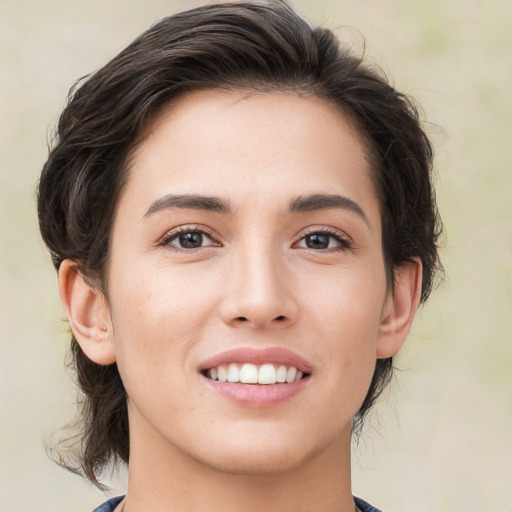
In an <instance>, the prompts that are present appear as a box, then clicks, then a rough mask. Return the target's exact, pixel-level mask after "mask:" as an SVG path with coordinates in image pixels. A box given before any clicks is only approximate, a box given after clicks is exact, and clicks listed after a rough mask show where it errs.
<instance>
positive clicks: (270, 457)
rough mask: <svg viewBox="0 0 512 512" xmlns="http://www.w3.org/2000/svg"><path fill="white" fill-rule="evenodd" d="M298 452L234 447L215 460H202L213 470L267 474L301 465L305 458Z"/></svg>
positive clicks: (241, 474)
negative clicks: (232, 450)
mask: <svg viewBox="0 0 512 512" xmlns="http://www.w3.org/2000/svg"><path fill="white" fill-rule="evenodd" d="M307 458H308V457H305V456H304V455H302V456H301V454H299V453H297V452H296V453H294V454H290V453H285V452H282V453H276V451H275V450H274V451H273V452H272V453H270V452H269V450H261V449H259V450H258V449H254V450H250V451H249V452H248V451H245V450H240V449H235V452H234V453H223V454H222V456H217V457H215V458H214V459H215V460H208V461H205V460H203V461H202V462H203V463H204V464H205V465H206V466H208V467H209V468H210V469H213V470H215V471H218V472H221V473H226V474H231V475H240V476H244V475H245V476H268V475H276V474H279V473H286V472H289V471H293V470H294V469H296V468H298V467H300V466H302V465H303V464H304V461H305V459H307Z"/></svg>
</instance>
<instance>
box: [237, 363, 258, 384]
mask: <svg viewBox="0 0 512 512" xmlns="http://www.w3.org/2000/svg"><path fill="white" fill-rule="evenodd" d="M240 382H243V383H244V384H257V383H258V367H257V366H256V365H255V364H250V363H245V364H244V365H242V368H241V369H240Z"/></svg>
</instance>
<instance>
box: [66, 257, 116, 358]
mask: <svg viewBox="0 0 512 512" xmlns="http://www.w3.org/2000/svg"><path fill="white" fill-rule="evenodd" d="M59 293H60V299H61V301H62V305H63V306H64V311H65V312H66V316H67V317H68V321H69V325H70V327H71V330H72V331H73V334H74V335H75V338H76V340H77V341H78V343H79V344H80V347H81V348H82V350H83V351H84V353H85V355H86V356H87V357H88V358H89V359H91V361H94V362H95V363H97V364H101V365H108V364H112V363H114V362H115V361H116V355H115V350H114V344H113V339H112V324H111V320H110V312H109V309H108V305H107V302H106V299H105V297H104V295H103V293H102V292H101V291H99V290H97V289H95V288H94V287H93V286H91V284H89V283H88V282H87V280H86V278H85V277H84V276H83V274H82V273H81V272H80V269H79V267H78V265H77V264H76V263H75V262H74V261H72V260H64V261H63V262H62V263H61V265H60V268H59Z"/></svg>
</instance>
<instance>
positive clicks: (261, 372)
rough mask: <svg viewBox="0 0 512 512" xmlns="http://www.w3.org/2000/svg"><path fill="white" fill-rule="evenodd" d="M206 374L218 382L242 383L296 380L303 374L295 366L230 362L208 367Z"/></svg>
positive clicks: (288, 381)
mask: <svg viewBox="0 0 512 512" xmlns="http://www.w3.org/2000/svg"><path fill="white" fill-rule="evenodd" d="M206 375H207V376H208V377H209V378H210V379H212V380H218V381H219V382H241V383H242V384H277V383H284V382H287V383H292V382H296V381H298V380H300V379H302V377H303V376H304V373H303V372H301V371H300V370H297V368H296V367H295V366H289V367H286V366H285V365H284V364H281V365H274V364H272V363H265V364H262V365H260V366H258V365H255V364H252V363H243V364H240V363H230V364H229V365H219V366H216V367H214V368H210V369H209V370H208V372H206Z"/></svg>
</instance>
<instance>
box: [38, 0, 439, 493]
mask: <svg viewBox="0 0 512 512" xmlns="http://www.w3.org/2000/svg"><path fill="white" fill-rule="evenodd" d="M194 89H231V90H233V89H243V90H289V91H294V92H299V93H307V94H310V95H312V96H315V97H318V98H321V99H324V100H326V101H328V102H330V103H333V104H335V105H337V106H338V107H339V108H340V109H341V110H342V111H343V112H344V113H345V114H346V115H347V116H348V117H349V118H350V119H351V121H352V122H353V123H354V124H355V126H356V127H357V129H358V131H359V133H360V135H361V138H362V140H363V141H364V142H365V144H366V150H367V152H368V155H369V158H370V161H371V164H372V169H373V172H374V182H375V185H376V190H377V194H378V197H379V200H380V206H381V214H382V230H383V254H384V260H385V264H386V269H387V272H388V276H389V278H390V282H391V284H392V282H393V275H394V271H395V269H397V268H398V267H400V265H403V264H404V263H405V262H408V261H411V259H412V258H419V259H420V260H421V263H422V265H423V283H422V292H421V299H422V301H425V300H426V299H427V297H428V295H429V293H430V291H431V289H432V286H433V283H434V280H435V275H436V272H437V271H438V270H440V264H439V260H438V252H437V240H438V236H439V234H440V231H441V225H440V221H439V217H438V213H437V209H436V205H435V198H434V192H433V187H432V184H431V179H432V156H433V151H432V147H431V144H430V142H429V140H428V138H427V136H426V134H425V132H424V131H423V129H422V127H421V124H420V121H419V117H418V113H417V110H416V108H415V107H414V105H413V104H412V102H411V101H410V100H409V99H408V98H407V97H405V96H404V95H402V94H400V93H399V92H397V91H396V90H395V89H394V88H393V87H391V86H390V85H389V84H388V81H387V80H386V78H385V77H384V76H383V75H382V74H381V73H380V72H379V71H378V70H376V69H375V68H374V67H371V68H370V67H369V66H367V65H366V64H365V63H364V62H363V59H362V58H361V57H359V56H356V55H353V54H352V53H351V51H350V50H349V49H348V48H346V47H344V46H343V45H341V44H340V42H339V41H338V39H337V38H336V36H335V35H334V34H333V32H331V31H330V30H328V29H325V28H313V27H311V26H310V25H309V24H308V23H307V22H305V21H304V20H303V19H302V18H301V17H299V16H298V15H297V14H296V13H295V12H294V11H293V10H292V9H291V8H290V7H289V6H287V5H286V4H285V3H284V2H281V1H278V0H272V1H269V2H262V3H249V2H235V3H226V4H216V5H215V4H214V5H206V6H204V7H200V8H197V9H192V10H190V11H186V12H182V13H179V14H176V15H174V16H170V17H168V18H165V19H163V20H162V21H160V22H159V23H157V24H156V25H154V26H153V27H151V28H150V29H149V30H147V31H146V32H145V33H143V34H142V35H141V36H139V37H138V38H137V39H135V41H133V42H132V43H131V44H130V45H129V46H128V47H127V48H126V49H125V50H123V51H122V52H121V53H120V54H119V55H117V56H116V57H115V58H114V59H113V60H112V61H110V62H109V63H108V64H107V65H106V66H104V67H103V68H102V69H100V70H99V71H97V72H96V73H94V74H92V75H91V76H90V77H88V78H87V79H86V80H85V81H82V82H80V84H77V85H76V86H75V87H74V88H72V90H71V91H70V95H69V101H68V105H67V106H66V108H65V109H64V111H63V113H62V115H61V117H60V120H59V124H58V130H57V135H56V140H55V143H54V145H53V148H52V149H51V152H50V156H49V158H48V161H47V162H46V164H45V166H44V168H43V171H42V174H41V180H40V183H39V190H38V213H39V222H40V229H41V233H42V236H43V238H44V241H45V242H46V244H47V246H48V248H49V250H50V252H51V255H52V259H53V262H54V265H55V267H56V268H57V269H58V268H59V266H60V263H61V262H62V261H63V260H64V259H68V258H69V259H72V260H74V261H75V262H77V263H78V264H79V265H80V267H81V270H82V271H83V273H84V275H85V276H87V278H88V279H90V280H91V282H92V283H95V285H97V286H98V287H99V288H100V289H102V291H103V292H104V294H105V295H106V296H107V297H108V293H107V289H106V288H107V286H106V263H107V261H108V257H109V243H110V235H111V230H112V222H113V215H114V210H115V207H116V204H117V201H118V198H119V194H120V191H121V189H122V187H123V184H124V183H125V182H126V180H127V178H128V177H127V174H128V173H127V158H128V156H129V154H130V152H131V151H132V150H133V148H134V147H135V145H136V144H137V143H138V142H139V141H140V137H141V136H142V133H143V132H144V129H145V127H147V125H148V123H149V122H150V121H151V120H152V119H153V117H154V116H155V114H156V113H157V112H158V111H159V110H160V109H161V108H162V107H163V106H164V105H166V104H167V103H168V102H169V101H172V100H173V99H176V98H177V97H178V96H179V95H180V94H182V93H185V92H187V91H191V90H194ZM71 353H72V358H73V362H74V367H75V370H76V373H77V377H78V383H79V385H80V388H81V390H82V391H83V394H84V398H83V401H82V408H81V416H80V418H79V425H80V428H81V433H80V437H79V439H81V444H80V446H79V449H78V453H77V455H78V465H76V464H75V465H73V464H71V463H69V462H66V463H65V464H66V465H67V467H68V468H69V469H72V470H74V471H77V472H81V473H83V474H85V476H86V477H87V478H88V479H89V480H90V481H92V482H93V483H95V484H96V485H98V486H101V484H100V483H99V481H98V477H99V475H100V473H101V471H102V470H103V469H104V468H105V466H107V465H108V464H109V463H110V462H112V461H117V460H119V459H121V460H122V461H124V462H128V459H129V432H128V417H127V408H126V393H125V390H124V387H123V383H122V381H121V378H120V376H119V373H118V370H117V366H116V365H115V364H113V365H110V366H100V365H97V364H95V363H93V362H92V361H90V360H89V359H88V358H87V357H86V356H85V355H84V353H83V352H82V350H81V349H80V346H79V345H78V343H77V342H76V340H75V339H74V337H73V336H72V343H71ZM392 370H393V365H392V360H391V358H389V359H379V360H377V361H376V367H375V372H374V376H373V380H372V382H371V386H370V389H369V391H368V394H367V396H366V398H365V400H364V402H363V404H362V406H361V408H360V410H359V412H358V413H357V415H356V418H355V423H354V425H355V427H354V428H355V429H356V430H357V429H359V428H360V426H361V424H362V421H363V418H364V416H365V414H366V413H367V412H368V410H369V409H370V408H371V406H372V405H373V404H374V402H375V400H376V399H377V397H378V396H379V395H380V393H381V392H382V390H383V389H384V387H385V386H386V385H387V383H388V382H389V380H390V378H391V376H392Z"/></svg>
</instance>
